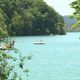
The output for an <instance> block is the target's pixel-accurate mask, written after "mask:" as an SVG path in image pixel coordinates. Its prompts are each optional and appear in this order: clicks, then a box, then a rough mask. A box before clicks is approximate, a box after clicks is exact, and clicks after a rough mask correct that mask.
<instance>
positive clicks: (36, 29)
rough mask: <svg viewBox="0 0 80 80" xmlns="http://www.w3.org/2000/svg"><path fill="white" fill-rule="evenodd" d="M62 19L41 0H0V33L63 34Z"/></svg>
mask: <svg viewBox="0 0 80 80" xmlns="http://www.w3.org/2000/svg"><path fill="white" fill-rule="evenodd" d="M63 27H64V21H63V18H62V16H61V15H59V14H58V13H57V12H56V11H55V10H54V9H53V8H51V7H50V6H48V5H47V4H46V3H45V2H44V1H43V0H0V34H1V33H4V32H3V31H4V30H5V31H6V29H7V31H8V33H9V35H18V36H20V35H24V36H25V35H47V34H64V33H65V32H64V29H63Z"/></svg>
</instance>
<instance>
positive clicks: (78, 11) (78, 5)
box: [70, 0, 80, 28]
mask: <svg viewBox="0 0 80 80" xmlns="http://www.w3.org/2000/svg"><path fill="white" fill-rule="evenodd" d="M70 6H71V7H72V8H74V13H73V15H72V16H71V17H72V18H75V19H77V23H76V24H74V25H73V26H72V28H75V27H79V26H80V0H75V1H73V2H72V3H71V4H70Z"/></svg>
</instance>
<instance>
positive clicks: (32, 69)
mask: <svg viewBox="0 0 80 80" xmlns="http://www.w3.org/2000/svg"><path fill="white" fill-rule="evenodd" d="M79 37H80V33H77V32H76V33H67V35H61V36H59V35H56V36H27V37H14V39H15V40H16V44H15V47H16V48H18V49H20V50H21V52H22V54H23V55H33V56H32V59H31V60H30V61H28V62H25V67H27V68H28V69H29V76H28V77H27V78H26V77H24V80H80V40H79ZM40 40H43V41H44V42H45V44H43V45H36V44H33V43H34V42H35V41H40Z"/></svg>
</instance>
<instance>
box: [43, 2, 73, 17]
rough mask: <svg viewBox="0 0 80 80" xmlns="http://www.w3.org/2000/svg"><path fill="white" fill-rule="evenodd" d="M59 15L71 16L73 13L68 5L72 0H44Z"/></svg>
mask: <svg viewBox="0 0 80 80" xmlns="http://www.w3.org/2000/svg"><path fill="white" fill-rule="evenodd" d="M44 1H45V2H46V3H47V4H48V5H50V6H51V7H53V8H54V9H55V10H56V11H57V12H58V13H59V14H61V15H63V16H64V15H71V14H72V13H73V11H74V9H72V8H71V7H70V6H69V4H70V3H71V2H72V1H74V0H44Z"/></svg>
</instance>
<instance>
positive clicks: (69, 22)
mask: <svg viewBox="0 0 80 80" xmlns="http://www.w3.org/2000/svg"><path fill="white" fill-rule="evenodd" d="M63 19H64V22H65V24H66V27H65V30H66V31H73V32H75V31H80V28H79V27H78V28H75V29H72V28H71V26H72V25H73V24H74V23H76V20H75V19H71V18H69V16H63Z"/></svg>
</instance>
